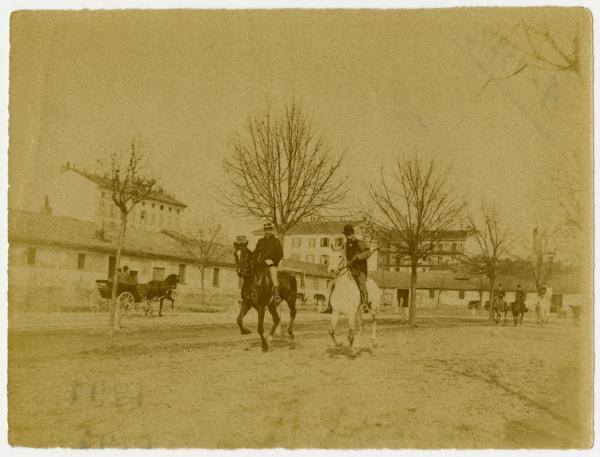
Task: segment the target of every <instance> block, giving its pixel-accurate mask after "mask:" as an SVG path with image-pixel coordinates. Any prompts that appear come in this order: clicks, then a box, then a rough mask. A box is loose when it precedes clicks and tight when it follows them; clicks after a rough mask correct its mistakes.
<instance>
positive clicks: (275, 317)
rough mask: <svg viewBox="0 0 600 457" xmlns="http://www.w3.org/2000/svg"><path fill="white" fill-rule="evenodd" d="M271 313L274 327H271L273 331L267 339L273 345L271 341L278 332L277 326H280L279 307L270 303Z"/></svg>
mask: <svg viewBox="0 0 600 457" xmlns="http://www.w3.org/2000/svg"><path fill="white" fill-rule="evenodd" d="M269 313H271V317H272V318H273V325H272V326H271V331H270V332H269V336H268V337H267V341H268V342H269V343H271V339H272V338H273V335H274V334H275V331H276V330H277V326H278V325H279V321H280V320H281V319H280V318H279V313H278V312H277V305H276V304H275V303H274V302H271V303H269Z"/></svg>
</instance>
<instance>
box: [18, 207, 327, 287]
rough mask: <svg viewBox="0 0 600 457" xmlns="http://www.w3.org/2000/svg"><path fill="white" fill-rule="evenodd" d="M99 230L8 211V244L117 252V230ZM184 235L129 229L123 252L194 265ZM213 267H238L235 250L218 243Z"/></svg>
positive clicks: (289, 263)
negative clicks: (101, 235) (106, 232)
mask: <svg viewBox="0 0 600 457" xmlns="http://www.w3.org/2000/svg"><path fill="white" fill-rule="evenodd" d="M99 230H100V227H99V226H98V225H96V224H95V223H93V222H89V221H83V220H80V219H74V218H71V217H59V216H52V215H49V214H44V213H34V212H30V211H22V210H15V209H11V210H9V212H8V240H9V242H24V243H31V244H41V245H52V246H64V247H70V248H79V249H90V250H97V251H103V252H115V251H116V249H117V243H118V233H117V230H118V229H117V230H115V231H114V232H111V235H112V236H110V238H109V241H103V240H102V239H100V238H99V237H98V236H97V235H96V233H97V232H98V231H99ZM182 239H186V238H185V236H184V235H182V234H181V233H178V232H174V231H171V230H164V231H162V232H153V231H147V230H140V229H136V228H134V227H128V228H127V231H126V232H125V243H124V246H123V253H125V254H129V255H137V256H141V257H161V258H170V259H175V260H181V261H185V262H190V263H193V262H195V261H196V259H197V258H198V256H199V255H198V252H197V250H196V249H197V248H195V247H194V245H193V243H182V242H181V241H180V240H182ZM213 258H214V264H215V265H223V266H231V267H233V266H234V265H235V259H234V257H233V247H232V246H231V245H226V244H217V245H216V249H215V251H214V254H213ZM281 268H282V269H284V270H290V271H295V272H305V273H306V274H307V275H310V276H320V277H325V276H327V268H326V267H325V266H324V265H318V264H314V263H308V262H301V261H296V260H291V259H285V260H284V261H283V262H282V264H281Z"/></svg>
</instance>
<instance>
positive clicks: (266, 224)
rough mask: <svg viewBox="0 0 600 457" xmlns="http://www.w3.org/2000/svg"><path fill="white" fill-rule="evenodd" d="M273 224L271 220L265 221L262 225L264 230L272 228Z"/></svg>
mask: <svg viewBox="0 0 600 457" xmlns="http://www.w3.org/2000/svg"><path fill="white" fill-rule="evenodd" d="M273 228H274V227H273V224H272V223H271V222H265V223H264V225H263V229H264V230H273Z"/></svg>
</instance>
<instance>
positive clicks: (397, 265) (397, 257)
mask: <svg viewBox="0 0 600 457" xmlns="http://www.w3.org/2000/svg"><path fill="white" fill-rule="evenodd" d="M401 258H402V257H401V256H399V255H397V256H396V268H398V267H399V266H400V260H401ZM396 271H397V270H396Z"/></svg>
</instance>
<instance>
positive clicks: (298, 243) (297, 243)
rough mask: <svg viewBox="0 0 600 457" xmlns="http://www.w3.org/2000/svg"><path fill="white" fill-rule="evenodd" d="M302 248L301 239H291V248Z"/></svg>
mask: <svg viewBox="0 0 600 457" xmlns="http://www.w3.org/2000/svg"><path fill="white" fill-rule="evenodd" d="M300 246H302V238H292V247H293V248H299V247H300Z"/></svg>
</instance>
